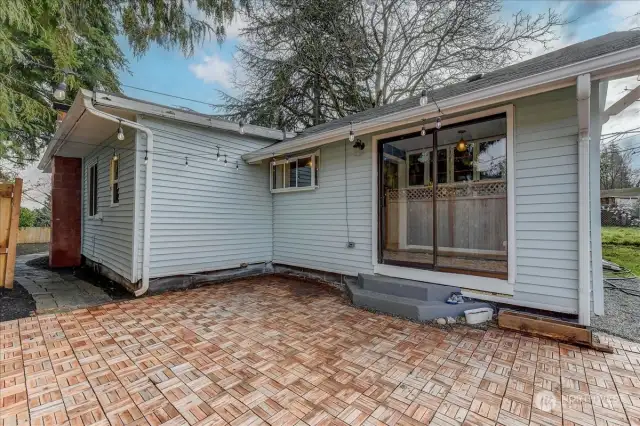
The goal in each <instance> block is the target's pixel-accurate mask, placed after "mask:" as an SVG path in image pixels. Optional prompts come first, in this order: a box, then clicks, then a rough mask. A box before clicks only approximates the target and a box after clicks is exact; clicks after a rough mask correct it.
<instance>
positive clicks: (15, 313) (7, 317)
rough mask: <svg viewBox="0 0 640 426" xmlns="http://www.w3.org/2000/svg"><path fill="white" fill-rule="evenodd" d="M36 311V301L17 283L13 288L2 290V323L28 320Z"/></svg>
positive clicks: (0, 306)
mask: <svg viewBox="0 0 640 426" xmlns="http://www.w3.org/2000/svg"><path fill="white" fill-rule="evenodd" d="M35 311H36V301H35V300H33V297H31V295H30V294H29V292H28V291H27V290H25V288H24V287H22V286H21V285H20V284H18V283H17V282H14V283H13V288H12V289H8V288H4V287H3V288H0V322H1V321H11V320H14V319H19V318H26V317H29V316H31V315H32V314H34V313H35Z"/></svg>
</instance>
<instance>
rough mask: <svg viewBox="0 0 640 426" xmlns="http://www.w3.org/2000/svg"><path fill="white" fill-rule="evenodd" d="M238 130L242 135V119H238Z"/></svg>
mask: <svg viewBox="0 0 640 426" xmlns="http://www.w3.org/2000/svg"><path fill="white" fill-rule="evenodd" d="M238 132H240V134H241V135H244V121H243V120H240V122H239V123H238Z"/></svg>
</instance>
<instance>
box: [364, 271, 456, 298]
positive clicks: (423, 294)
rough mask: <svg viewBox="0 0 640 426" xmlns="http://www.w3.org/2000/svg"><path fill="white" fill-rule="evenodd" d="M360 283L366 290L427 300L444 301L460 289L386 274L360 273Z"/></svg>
mask: <svg viewBox="0 0 640 426" xmlns="http://www.w3.org/2000/svg"><path fill="white" fill-rule="evenodd" d="M358 283H359V284H360V287H361V288H362V289H364V290H369V291H373V292H376V293H383V294H389V295H392V296H399V297H408V298H411V299H418V300H425V301H438V302H444V301H446V300H447V298H449V296H450V295H451V293H453V292H459V291H460V288H459V287H452V286H447V285H441V284H432V283H425V282H420V281H412V280H405V279H402V278H394V277H387V276H384V275H370V274H359V275H358Z"/></svg>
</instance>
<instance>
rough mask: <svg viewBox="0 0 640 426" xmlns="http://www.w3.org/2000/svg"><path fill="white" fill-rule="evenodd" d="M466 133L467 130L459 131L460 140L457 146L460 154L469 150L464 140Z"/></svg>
mask: <svg viewBox="0 0 640 426" xmlns="http://www.w3.org/2000/svg"><path fill="white" fill-rule="evenodd" d="M464 132H466V130H458V133H460V140H459V141H458V143H457V144H456V149H457V150H458V152H465V151H466V150H467V142H466V141H465V140H464Z"/></svg>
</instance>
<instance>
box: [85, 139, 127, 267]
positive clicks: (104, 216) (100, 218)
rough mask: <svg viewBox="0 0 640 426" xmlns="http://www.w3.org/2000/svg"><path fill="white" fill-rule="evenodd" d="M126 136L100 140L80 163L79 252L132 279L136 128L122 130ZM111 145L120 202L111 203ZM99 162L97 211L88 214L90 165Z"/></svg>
mask: <svg viewBox="0 0 640 426" xmlns="http://www.w3.org/2000/svg"><path fill="white" fill-rule="evenodd" d="M125 136H126V137H125V140H123V141H119V140H118V139H117V138H116V136H115V135H113V136H112V137H111V138H109V139H108V140H106V141H104V142H102V144H100V145H99V146H98V147H96V149H95V150H94V151H93V152H91V154H89V155H87V156H86V157H85V158H84V159H83V164H82V169H83V170H82V176H83V184H82V194H83V196H82V198H83V203H82V224H83V225H82V226H83V232H82V254H83V255H84V256H85V257H87V258H88V259H90V260H92V261H94V262H97V263H100V264H103V265H105V266H106V267H108V268H109V269H111V270H113V271H114V272H116V273H118V274H119V275H121V276H123V277H124V278H126V279H131V266H132V262H131V257H132V253H133V252H132V247H133V234H132V232H131V231H132V222H133V209H134V175H135V142H134V141H135V131H132V130H130V129H126V130H125ZM114 149H115V150H116V152H117V154H118V156H119V158H120V160H119V161H120V177H119V185H120V203H119V204H118V205H117V206H112V205H111V188H110V186H109V167H110V164H111V159H112V158H113V153H114ZM93 164H97V166H98V175H97V177H98V193H97V199H98V212H97V215H96V216H95V217H93V218H91V217H89V169H90V167H91V166H92V165H93Z"/></svg>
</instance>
